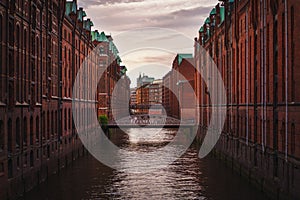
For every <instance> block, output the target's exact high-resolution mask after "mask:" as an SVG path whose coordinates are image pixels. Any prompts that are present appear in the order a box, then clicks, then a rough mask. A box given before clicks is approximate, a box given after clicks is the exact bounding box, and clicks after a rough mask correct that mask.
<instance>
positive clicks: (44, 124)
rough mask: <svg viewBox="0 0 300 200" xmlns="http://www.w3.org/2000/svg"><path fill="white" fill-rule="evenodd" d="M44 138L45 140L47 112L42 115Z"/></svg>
mask: <svg viewBox="0 0 300 200" xmlns="http://www.w3.org/2000/svg"><path fill="white" fill-rule="evenodd" d="M42 136H43V140H44V139H46V116H45V112H43V114H42Z"/></svg>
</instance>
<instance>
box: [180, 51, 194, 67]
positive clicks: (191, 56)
mask: <svg viewBox="0 0 300 200" xmlns="http://www.w3.org/2000/svg"><path fill="white" fill-rule="evenodd" d="M177 55H178V65H180V64H181V63H182V60H183V59H185V58H193V54H177Z"/></svg>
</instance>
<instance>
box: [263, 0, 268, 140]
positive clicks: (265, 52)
mask: <svg viewBox="0 0 300 200" xmlns="http://www.w3.org/2000/svg"><path fill="white" fill-rule="evenodd" d="M263 1H264V21H263V23H264V24H263V31H264V41H263V43H264V55H263V56H264V121H263V124H264V126H263V127H264V142H265V146H266V145H267V126H266V119H267V61H266V59H267V44H266V41H267V32H266V27H267V23H266V15H267V7H266V0H263Z"/></svg>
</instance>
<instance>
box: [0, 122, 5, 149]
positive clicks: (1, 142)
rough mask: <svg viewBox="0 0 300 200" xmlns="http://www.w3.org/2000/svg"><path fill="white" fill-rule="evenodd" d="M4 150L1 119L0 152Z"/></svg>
mask: <svg viewBox="0 0 300 200" xmlns="http://www.w3.org/2000/svg"><path fill="white" fill-rule="evenodd" d="M3 150H4V130H3V121H2V120H0V152H2V151H3Z"/></svg>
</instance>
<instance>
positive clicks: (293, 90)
mask: <svg viewBox="0 0 300 200" xmlns="http://www.w3.org/2000/svg"><path fill="white" fill-rule="evenodd" d="M294 15H295V14H294V7H293V6H292V8H291V41H292V58H291V60H292V66H291V68H292V69H291V70H292V73H291V76H292V78H291V80H292V101H295V90H296V89H295V74H294V67H295V43H294V28H295V17H294Z"/></svg>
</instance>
